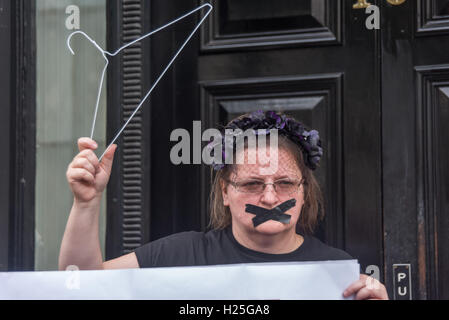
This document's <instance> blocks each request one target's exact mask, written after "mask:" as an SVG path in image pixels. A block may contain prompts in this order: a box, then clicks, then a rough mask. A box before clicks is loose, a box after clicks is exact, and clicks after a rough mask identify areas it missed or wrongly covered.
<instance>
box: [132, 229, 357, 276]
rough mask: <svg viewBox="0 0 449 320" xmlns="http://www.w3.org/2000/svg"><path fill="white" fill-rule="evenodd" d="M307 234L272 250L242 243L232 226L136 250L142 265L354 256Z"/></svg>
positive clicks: (173, 237)
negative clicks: (289, 246)
mask: <svg viewBox="0 0 449 320" xmlns="http://www.w3.org/2000/svg"><path fill="white" fill-rule="evenodd" d="M303 238H304V241H303V243H302V244H301V245H300V246H299V248H297V249H296V250H295V251H292V252H289V253H283V254H269V253H263V252H258V251H254V250H251V249H249V248H246V247H244V246H242V245H241V244H240V243H239V242H237V240H236V239H235V238H234V235H233V234H232V230H231V226H229V227H227V228H225V229H222V230H212V231H209V232H207V233H204V232H196V231H188V232H180V233H176V234H173V235H170V236H167V237H164V238H161V239H158V240H156V241H152V242H149V243H147V244H145V245H143V246H141V247H139V248H137V249H135V251H134V252H135V254H136V256H137V261H138V262H139V266H140V267H141V268H150V267H175V266H199V265H218V264H235V263H256V262H287V261H325V260H346V259H353V258H352V257H351V256H350V255H349V254H348V253H346V252H345V251H343V250H340V249H337V248H333V247H330V246H328V245H326V244H324V243H323V242H321V241H320V240H319V239H317V238H315V237H313V236H308V235H303Z"/></svg>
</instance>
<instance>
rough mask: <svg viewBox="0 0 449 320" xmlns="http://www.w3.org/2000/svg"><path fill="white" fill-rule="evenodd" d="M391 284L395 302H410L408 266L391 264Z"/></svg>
mask: <svg viewBox="0 0 449 320" xmlns="http://www.w3.org/2000/svg"><path fill="white" fill-rule="evenodd" d="M393 283H394V299H395V300H412V282H411V265H410V264H393Z"/></svg>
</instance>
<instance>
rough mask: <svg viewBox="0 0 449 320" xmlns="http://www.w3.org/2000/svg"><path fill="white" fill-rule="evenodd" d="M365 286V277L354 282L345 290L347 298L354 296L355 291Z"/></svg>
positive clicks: (344, 293) (344, 294)
mask: <svg viewBox="0 0 449 320" xmlns="http://www.w3.org/2000/svg"><path fill="white" fill-rule="evenodd" d="M364 286H365V279H359V280H357V281H355V282H353V283H352V284H351V285H350V286H349V287H348V288H346V290H345V291H344V292H343V296H344V297H345V298H347V297H349V296H352V295H353V294H354V293H356V292H357V291H359V290H360V289H362V288H363V287H364Z"/></svg>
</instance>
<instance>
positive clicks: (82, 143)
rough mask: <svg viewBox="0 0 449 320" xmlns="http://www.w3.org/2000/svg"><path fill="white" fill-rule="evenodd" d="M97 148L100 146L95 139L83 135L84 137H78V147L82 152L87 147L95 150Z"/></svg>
mask: <svg viewBox="0 0 449 320" xmlns="http://www.w3.org/2000/svg"><path fill="white" fill-rule="evenodd" d="M97 148H98V144H97V143H96V142H95V141H94V140H92V139H90V138H87V137H83V138H79V139H78V149H79V151H80V152H81V151H83V150H85V149H93V150H95V149H97Z"/></svg>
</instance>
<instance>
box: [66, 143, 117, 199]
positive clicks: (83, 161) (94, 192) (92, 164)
mask: <svg viewBox="0 0 449 320" xmlns="http://www.w3.org/2000/svg"><path fill="white" fill-rule="evenodd" d="M97 148H98V145H97V143H96V142H95V141H94V140H92V139H90V138H79V139H78V149H79V151H80V152H79V153H78V154H77V155H76V156H75V157H74V158H73V160H72V162H71V163H70V164H69V166H68V168H67V172H66V176H67V181H68V183H69V186H70V189H71V190H72V193H73V195H74V197H75V201H77V202H79V203H87V202H90V201H92V200H94V199H95V198H98V199H100V198H101V195H102V193H103V191H104V189H105V187H106V185H107V184H108V181H109V176H110V175H111V168H112V163H113V160H114V153H115V150H116V149H117V145H115V144H113V145H112V146H110V147H109V149H108V150H107V152H106V153H105V155H104V157H103V158H102V161H101V162H99V161H98V158H97V156H96V155H95V153H94V152H93V150H95V149H97Z"/></svg>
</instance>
